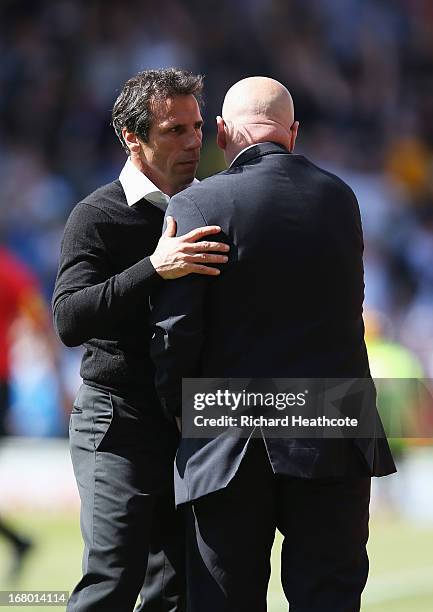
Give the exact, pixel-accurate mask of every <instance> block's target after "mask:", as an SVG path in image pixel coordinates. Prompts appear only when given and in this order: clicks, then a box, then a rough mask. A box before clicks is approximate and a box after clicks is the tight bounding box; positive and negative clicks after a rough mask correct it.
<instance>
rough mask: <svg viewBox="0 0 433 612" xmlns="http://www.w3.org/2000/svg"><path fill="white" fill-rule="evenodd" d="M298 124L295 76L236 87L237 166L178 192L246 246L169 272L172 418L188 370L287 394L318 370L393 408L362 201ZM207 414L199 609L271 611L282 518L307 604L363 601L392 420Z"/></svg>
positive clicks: (161, 376) (291, 564) (192, 215)
mask: <svg viewBox="0 0 433 612" xmlns="http://www.w3.org/2000/svg"><path fill="white" fill-rule="evenodd" d="M297 132H298V123H297V122H296V121H295V118H294V108H293V101H292V98H291V96H290V94H289V92H288V91H287V89H286V88H285V87H284V86H283V85H282V84H281V83H279V82H277V81H275V80H273V79H269V78H265V77H252V78H248V79H244V80H242V81H240V82H238V83H236V84H235V85H234V86H233V87H232V88H231V89H230V90H229V91H228V93H227V95H226V97H225V100H224V105H223V109H222V116H221V117H218V118H217V142H218V145H219V147H221V149H222V150H223V151H224V155H225V159H226V161H227V164H228V169H227V170H226V171H224V172H221V173H219V174H217V175H216V176H213V177H211V178H209V179H207V180H205V181H203V182H202V183H201V184H199V185H195V186H193V187H190V188H188V189H186V190H185V191H183V192H182V193H181V194H178V195H176V196H175V197H174V198H172V199H171V201H170V205H169V208H168V210H167V214H169V215H171V216H172V217H174V218H175V219H176V222H177V230H178V232H180V233H186V232H188V231H190V230H191V229H193V228H195V227H199V226H200V225H219V226H220V227H221V228H222V238H223V239H224V240H225V241H226V242H227V243H228V244H229V245H230V247H231V248H230V257H229V262H228V264H226V267H225V268H224V270H222V273H221V275H220V276H219V277H214V278H205V277H203V278H199V277H197V278H194V277H193V276H189V277H186V278H185V279H180V280H179V281H175V282H173V283H167V284H166V285H165V286H164V287H163V288H162V290H161V292H160V293H158V294H157V296H155V297H154V299H153V314H152V318H153V322H154V325H155V334H154V338H153V346H152V353H153V358H154V361H155V363H156V372H157V374H156V376H157V378H156V382H157V388H158V392H159V395H160V398H161V401H162V405H163V407H164V409H165V411H166V414H167V416H168V418H170V419H172V420H174V419H175V418H176V417H177V418H179V417H180V416H181V410H182V402H181V379H182V378H188V377H189V378H198V377H202V378H214V379H216V378H221V379H225V380H224V381H221V383H220V386H221V387H222V388H221V390H223V389H224V388H225V389H232V390H233V389H237V390H240V389H242V385H244V388H245V387H246V386H247V384H248V382H249V381H253V383H254V385H253V386H251V385H250V386H249V387H248V389H253V390H254V391H255V392H257V391H260V390H265V388H264V387H263V385H265V384H267V386H266V391H267V392H268V391H274V392H276V391H278V388H277V387H278V385H279V382H278V381H276V380H275V379H281V378H290V379H304V382H303V384H304V385H306V387H305V386H304V387H301V388H300V389H298V390H300V391H304V390H305V388H307V389H308V384H309V381H308V380H307V381H306V382H305V379H324V378H331V379H334V378H338V379H341V378H350V379H352V378H354V379H365V381H366V382H365V387H366V389H369V390H370V394H371V397H372V398H373V399H371V400H369V402H368V403H369V405H370V404H371V406H370V408H371V410H372V412H373V414H374V418H375V419H378V416H377V411H376V407H375V403H374V386H373V384H372V381H371V377H370V371H369V365H368V359H367V353H366V349H365V344H364V326H363V321H362V302H363V266H362V251H363V242H362V229H361V221H360V216H359V210H358V205H357V202H356V199H355V196H354V194H353V193H352V191H351V190H350V188H349V187H348V186H347V185H346V184H345V183H343V182H342V181H341V180H339V179H338V178H337V177H336V176H333V175H332V174H330V173H328V172H324V171H323V170H321V169H319V168H317V167H316V166H315V165H313V164H312V163H311V162H309V161H308V160H307V159H306V158H305V157H303V156H302V155H295V154H294V153H293V150H294V146H295V142H296V137H297ZM228 379H229V381H228V382H227V380H228ZM234 379H244V380H243V382H242V385H241V387H239V386H238V387H237V383H236V382H235V381H234ZM257 379H260V380H257ZM195 388H197V387H195ZM200 390H201V391H206V390H208V391H213V392H214V394H213V396H210V398H209V402H208V405H207V406H206V409H205V410H204V409H203V410H201V411H200V412H196V413H195V414H200V415H203V416H214V415H218V411H220V413H221V414H222V412H221V411H223V410H224V409H225V408H226V407H224V406H222V407H221V408H218V407H217V408H216V409H215V405H216V403H217V401H216V398H217V395H216V393H215V391H216V390H217V389H216V388H215V386H214V388H212V389H211V388H208V389H206V387H205V386H203V385H202V388H201V389H200ZM203 397H204V396H203V395H202V396H200V398H201V399H203ZM355 397H358V396H357V395H356V396H355ZM363 397H364V396H363ZM365 397H367V398H368V397H369V396H368V395H365ZM300 405H302V403H301V404H300ZM200 408H204V406H203V405H201V406H200ZM354 408H355V412H356V409H357V404H356V402H355V403H354V402H352V403H351V409H352V410H353V409H354ZM210 410H213V414H210V412H209V411H210ZM303 410H305V409H303V408H299V407H298V408H296V410H294V411H293V409H292V412H293V413H294V414H301V415H302V413H303ZM186 411H188V412H187V413H185V412H186ZM193 412H194V410H193V409H191V406H189V404H188V403H186V405H185V406H184V415H183V425H184V427H186V426H188V427H189V431H188V432H187V435H188V437H184V438H183V439H182V442H181V445H180V448H179V451H178V453H177V457H176V470H175V476H176V501H177V504H178V505H185V507H186V509H187V514H188V517H189V519H188V520H189V537H188V538H187V540H188V610H189V612H264V611H265V610H266V593H267V586H268V580H269V574H270V553H271V548H272V543H273V540H274V535H275V530H276V529H278V530H279V531H280V532H281V533H282V534H283V537H284V542H283V548H282V559H281V579H282V584H283V588H284V592H285V594H286V597H287V600H288V601H289V603H290V611H291V612H307V611H308V612H356V611H359V609H360V598H361V592H362V590H363V588H364V585H365V582H366V579H367V573H368V558H367V553H366V542H367V537H368V509H369V495H370V479H371V476H372V475H377V476H382V475H385V474H390V473H392V472H394V471H395V466H394V463H393V460H392V457H391V454H390V451H389V448H388V445H387V442H386V439H385V438H384V437H380V433H381V432H382V433H383V429H382V428H381V424H380V421H379V420H377V424H376V425H377V431H378V432H379V433H378V438H377V439H376V438H375V436H374V435H372V436H371V438H370V439H368V440H367V439H366V440H361V439H355V440H354V439H323V437H322V439H317V438H308V439H306V438H301V437H299V438H294V437H288V435H287V431H286V432H284V431H283V429H280V430H277V432H275V431H274V432H273V433H272V431H271V430H269V429H266V428H257V429H254V427H253V426H251V427H249V426H245V427H240V426H239V421H237V422H235V424H237V425H238V426H237V427H232V428H231V429H227V430H226V431H224V430H223V431H221V430H217V429H215V428H214V429H212V428H208V429H207V430H203V428H201V429H200V425H197V426H196V428H195V429H194V427H190V425H191V413H193ZM228 412H231V414H232V415H233V416H234V415H236V416H237V417H238V419H239V411H237V412H236V411H234V410H230V408H229V410H228ZM225 413H227V410H226V411H225ZM284 414H287V410H286V412H285V413H283V415H284ZM196 422H197V423H199V422H201V423H203V420H202V421H196ZM200 431H203V433H200ZM293 435H294V434H293V433H292V436H293ZM304 435H305V434H304ZM320 435H321V436H323V432H322V433H321V434H320ZM197 436H200V437H199V438H197ZM276 436H277V437H276ZM325 437H326V433H325Z"/></svg>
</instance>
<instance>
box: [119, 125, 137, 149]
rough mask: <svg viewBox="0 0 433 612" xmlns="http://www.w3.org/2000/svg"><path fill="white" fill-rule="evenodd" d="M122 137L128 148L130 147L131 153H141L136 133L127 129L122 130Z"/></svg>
mask: <svg viewBox="0 0 433 612" xmlns="http://www.w3.org/2000/svg"><path fill="white" fill-rule="evenodd" d="M122 136H123V140H124V141H125V142H126V146H127V147H128V149H129V150H130V152H131V153H139V152H140V141H139V139H138V136H137V134H136V133H135V132H130V131H129V130H127V129H126V128H122Z"/></svg>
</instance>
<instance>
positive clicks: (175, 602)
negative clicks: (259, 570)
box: [53, 69, 228, 612]
mask: <svg viewBox="0 0 433 612" xmlns="http://www.w3.org/2000/svg"><path fill="white" fill-rule="evenodd" d="M201 90H202V78H201V77H200V76H194V75H192V74H191V73H189V72H186V71H181V70H175V69H169V70H148V71H144V72H141V73H139V74H138V75H137V76H135V77H134V78H132V79H130V80H129V81H127V83H126V84H125V86H124V87H123V90H122V92H121V93H120V95H119V97H118V99H117V101H116V103H115V105H114V108H113V126H114V128H115V131H116V133H117V135H118V137H119V138H120V140H121V142H122V145H123V146H124V148H125V150H126V151H127V153H128V159H127V161H126V164H125V166H124V168H123V170H122V172H121V174H120V176H119V180H115V181H114V182H112V183H110V184H108V185H105V186H103V187H101V188H99V189H97V190H96V191H95V192H93V193H92V194H90V195H89V196H87V197H86V198H85V199H84V200H83V201H82V202H80V203H79V204H77V206H76V207H75V208H74V210H73V211H72V213H71V215H70V217H69V220H68V222H67V225H66V229H65V234H64V239H63V243H62V252H61V257H60V265H59V273H58V277H57V282H56V287H55V291H54V296H53V310H54V320H55V326H56V329H57V332H58V334H59V336H60V338H61V340H62V341H63V342H64V343H65V344H66V345H67V346H77V345H80V344H84V347H85V353H84V356H83V360H82V365H81V375H82V377H83V385H82V386H81V388H80V390H79V393H78V396H77V398H76V400H75V403H74V408H73V411H72V415H71V421H70V440H71V455H72V462H73V466H74V471H75V476H76V479H77V483H78V488H79V492H80V497H81V528H82V534H83V539H84V543H85V550H84V557H83V577H82V579H81V580H80V582H79V583H78V585H77V586H76V588H75V590H74V592H73V593H72V596H71V598H70V601H69V604H68V610H69V611H70V612H90V611H91V612H129V611H130V610H132V609H133V608H134V605H135V602H136V600H137V597H138V593H139V591H140V588H141V587H142V586H143V589H142V592H141V605H140V608H139V609H140V610H143V611H145V612H154V611H155V612H156V611H158V612H177V611H181V610H184V598H183V526H182V524H181V522H180V518H179V516H178V515H177V514H176V512H175V508H174V501H173V494H172V474H173V458H174V455H175V452H176V448H177V444H178V431H177V428H176V426H175V425H174V424H173V423H169V422H167V421H165V420H164V418H163V417H162V416H161V411H160V408H159V404H158V400H157V396H156V393H155V389H154V382H153V377H154V369H153V366H152V362H151V360H150V356H149V342H150V326H149V324H148V321H147V319H148V315H149V297H150V295H152V293H153V292H155V291H157V289H158V287H160V286H161V284H163V282H164V281H163V279H172V278H178V277H180V276H185V275H187V274H190V273H198V274H207V275H214V276H215V275H217V274H219V270H217V269H215V268H213V267H209V266H206V265H205V264H207V263H224V262H225V261H226V260H227V257H226V256H225V255H223V254H222V252H224V251H226V250H228V249H227V247H226V245H224V244H219V243H215V242H208V241H200V240H201V239H202V238H204V237H206V236H208V235H211V234H215V233H218V231H219V230H220V228H219V227H216V226H212V227H201V228H198V229H197V230H194V231H193V232H190V233H188V234H187V235H185V236H180V237H175V233H176V226H175V223H174V221H173V220H170V221H169V225H168V227H167V230H166V231H165V233H164V234H163V236H162V237H160V236H161V230H162V223H163V218H164V212H165V209H166V207H167V204H168V202H169V199H170V197H171V196H172V195H174V194H175V193H178V192H179V191H180V190H182V189H183V188H185V187H186V186H188V185H190V184H191V183H192V182H193V181H194V176H195V172H196V169H197V165H198V162H199V156H200V148H201V142H202V133H201V130H202V124H203V121H202V117H201V114H200V108H199V104H198V98H199V96H200V94H201ZM197 241H200V242H197ZM211 251H216V253H212V252H211ZM218 252H219V253H218Z"/></svg>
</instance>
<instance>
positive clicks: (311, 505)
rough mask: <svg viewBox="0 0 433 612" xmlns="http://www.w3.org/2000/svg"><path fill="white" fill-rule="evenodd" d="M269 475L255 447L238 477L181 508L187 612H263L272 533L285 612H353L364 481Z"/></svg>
mask: <svg viewBox="0 0 433 612" xmlns="http://www.w3.org/2000/svg"><path fill="white" fill-rule="evenodd" d="M364 470H365V468H364V467H363V466H362V464H361V462H359V466H356V468H355V470H352V471H351V474H350V476H347V477H344V478H323V479H314V480H307V479H301V478H292V477H287V476H277V475H275V474H274V473H273V471H272V468H271V465H270V462H269V459H268V456H267V452H266V448H265V445H264V443H263V440H261V439H253V440H251V441H250V443H249V446H248V450H247V453H246V456H245V457H244V459H243V461H242V463H241V465H240V467H239V470H238V472H237V474H236V475H235V477H234V479H233V480H232V481H231V482H230V483H229V485H228V486H227V487H226V488H225V489H222V490H220V491H216V492H214V493H211V494H209V495H207V496H204V497H202V498H200V499H198V500H196V501H194V502H193V503H192V504H188V505H187V506H186V510H185V511H186V516H187V523H188V526H187V610H188V612H265V611H266V610H267V605H266V595H267V588H268V581H269V576H270V555H271V549H272V544H273V541H274V536H275V530H276V529H278V530H279V531H280V532H281V534H282V535H283V538H284V540H283V545H282V553H281V581H282V586H283V590H284V593H285V596H286V598H287V600H288V602H289V604H290V612H358V611H359V610H360V601H361V593H362V591H363V589H364V586H365V583H366V580H367V575H368V557H367V552H366V543H367V539H368V519H369V500H370V482H371V479H370V476H369V475H366V474H365V472H364Z"/></svg>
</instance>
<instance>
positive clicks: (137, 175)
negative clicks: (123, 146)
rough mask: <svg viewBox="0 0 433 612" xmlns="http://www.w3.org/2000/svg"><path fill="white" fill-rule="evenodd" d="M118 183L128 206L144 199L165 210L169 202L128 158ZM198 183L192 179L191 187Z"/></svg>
mask: <svg viewBox="0 0 433 612" xmlns="http://www.w3.org/2000/svg"><path fill="white" fill-rule="evenodd" d="M119 181H120V183H121V185H122V187H123V191H124V192H125V196H126V201H127V202H128V206H133V205H134V204H136V203H137V202H139V201H140V200H141V199H142V198H146V200H149V202H152V204H156V205H157V206H158V205H159V206H161V205H162V206H163V207H164V208H167V206H168V203H169V202H170V196H168V195H167V194H165V193H163V192H162V191H161V190H160V189H158V187H157V186H156V185H154V184H153V183H152V181H151V180H150V179H149V178H148V177H147V176H146V175H145V174H143V172H140V170H139V169H138V168H136V167H135V166H134V164H133V163H132V161H131V159H130V158H129V157H128V159H127V160H126V163H125V165H124V166H123V168H122V172H121V173H120V175H119ZM199 182H200V181H198V180H197V179H194V180H193V182H192V183H191V185H193V184H195V183H199Z"/></svg>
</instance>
